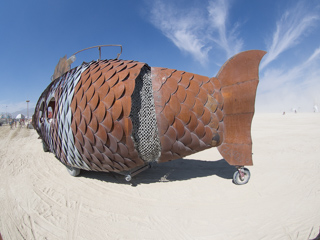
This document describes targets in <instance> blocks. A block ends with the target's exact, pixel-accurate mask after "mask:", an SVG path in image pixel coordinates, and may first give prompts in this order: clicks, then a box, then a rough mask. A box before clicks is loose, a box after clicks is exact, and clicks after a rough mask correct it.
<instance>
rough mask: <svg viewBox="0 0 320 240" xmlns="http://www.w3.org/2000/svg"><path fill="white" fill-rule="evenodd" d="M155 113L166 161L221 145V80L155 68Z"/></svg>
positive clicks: (162, 154)
mask: <svg viewBox="0 0 320 240" xmlns="http://www.w3.org/2000/svg"><path fill="white" fill-rule="evenodd" d="M151 73H152V75H151V77H152V84H153V95H154V102H155V110H156V116H157V122H158V128H159V135H160V141H161V146H162V151H161V156H160V159H159V160H158V161H159V162H166V161H170V160H173V159H177V158H182V157H184V156H187V155H190V154H192V153H195V152H198V151H201V150H204V149H207V148H210V147H214V146H217V145H218V144H219V143H220V137H219V134H218V128H219V121H220V120H221V119H219V118H222V116H220V115H219V114H216V111H217V109H221V108H222V106H223V99H222V96H221V93H220V91H219V87H220V86H219V84H216V85H215V84H214V82H217V79H215V78H211V79H209V78H208V77H205V76H200V75H197V74H192V73H187V72H183V71H177V70H174V69H163V68H155V67H153V68H151Z"/></svg>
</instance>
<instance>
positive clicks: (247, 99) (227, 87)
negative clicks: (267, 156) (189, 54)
mask: <svg viewBox="0 0 320 240" xmlns="http://www.w3.org/2000/svg"><path fill="white" fill-rule="evenodd" d="M265 54H266V52H264V51H259V50H252V51H247V52H243V53H240V54H237V55H235V56H234V57H233V58H231V59H229V60H228V61H227V62H226V63H225V64H224V65H223V66H222V68H221V69H220V71H219V73H218V75H217V78H218V80H219V81H220V83H221V93H222V97H223V99H224V107H223V110H222V113H223V115H224V119H223V122H221V125H223V129H224V131H223V132H222V135H223V143H222V144H221V145H220V146H219V147H218V150H219V152H220V154H221V155H222V156H223V157H224V159H225V160H226V161H227V162H228V163H229V164H231V165H237V166H244V165H252V164H253V162H252V140H251V122H252V118H253V114H254V104H255V97H256V90H257V86H258V82H259V64H260V61H261V59H262V57H263V56H264V55H265Z"/></svg>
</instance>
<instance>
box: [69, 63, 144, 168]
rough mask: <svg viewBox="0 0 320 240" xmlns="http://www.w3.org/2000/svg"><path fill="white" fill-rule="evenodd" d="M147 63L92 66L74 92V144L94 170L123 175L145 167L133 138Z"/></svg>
mask: <svg viewBox="0 0 320 240" xmlns="http://www.w3.org/2000/svg"><path fill="white" fill-rule="evenodd" d="M144 65H145V64H144V63H139V62H134V61H122V60H105V61H98V62H94V63H92V64H91V65H90V66H89V67H88V69H87V70H85V71H84V72H83V73H82V75H81V78H80V80H79V82H78V84H77V85H76V86H75V89H74V97H73V100H72V102H71V105H70V108H71V111H72V116H73V117H72V123H71V128H72V132H73V135H74V143H75V146H76V148H77V149H78V151H79V152H80V154H81V156H82V158H83V160H84V161H85V162H86V164H87V165H88V166H89V167H90V169H91V170H96V171H112V172H121V171H127V170H130V169H133V168H135V167H138V166H142V165H144V164H145V163H144V161H143V160H142V159H141V158H140V157H139V154H138V152H137V150H136V149H135V146H134V141H133V139H132V136H131V135H132V129H133V125H132V120H131V119H130V112H131V102H132V99H131V96H132V94H133V92H134V89H135V79H136V78H137V77H138V75H139V74H140V72H141V68H142V67H143V66H144Z"/></svg>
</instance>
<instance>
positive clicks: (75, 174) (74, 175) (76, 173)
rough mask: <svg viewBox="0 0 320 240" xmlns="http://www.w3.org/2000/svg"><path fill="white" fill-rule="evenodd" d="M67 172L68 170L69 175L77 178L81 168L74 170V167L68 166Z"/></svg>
mask: <svg viewBox="0 0 320 240" xmlns="http://www.w3.org/2000/svg"><path fill="white" fill-rule="evenodd" d="M67 170H68V173H69V174H70V175H71V176H73V177H76V176H78V175H79V174H80V169H79V168H74V167H69V166H67Z"/></svg>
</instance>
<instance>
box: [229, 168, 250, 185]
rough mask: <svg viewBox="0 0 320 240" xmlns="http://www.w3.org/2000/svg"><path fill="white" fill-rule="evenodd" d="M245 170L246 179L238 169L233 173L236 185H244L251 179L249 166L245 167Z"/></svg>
mask: <svg viewBox="0 0 320 240" xmlns="http://www.w3.org/2000/svg"><path fill="white" fill-rule="evenodd" d="M243 171H244V179H241V178H240V173H239V171H238V170H237V171H236V172H235V173H234V174H233V183H234V184H236V185H243V184H246V183H248V182H249V179H250V176H251V174H250V171H249V169H248V168H243Z"/></svg>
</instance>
